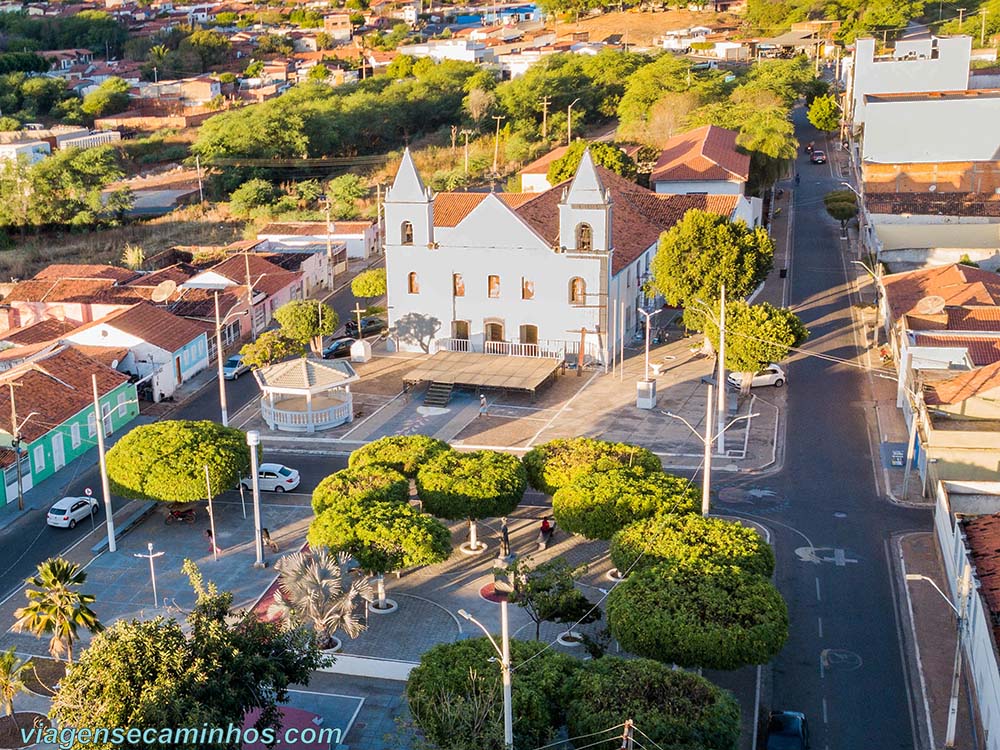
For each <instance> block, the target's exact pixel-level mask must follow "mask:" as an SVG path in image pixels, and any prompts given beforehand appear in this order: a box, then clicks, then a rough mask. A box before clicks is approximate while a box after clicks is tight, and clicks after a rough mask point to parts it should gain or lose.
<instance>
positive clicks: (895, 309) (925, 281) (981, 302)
mask: <svg viewBox="0 0 1000 750" xmlns="http://www.w3.org/2000/svg"><path fill="white" fill-rule="evenodd" d="M882 284H883V286H884V288H885V293H886V298H887V300H888V302H889V307H890V309H891V311H892V315H893V319H898V318H899V317H900V316H901V315H906V314H910V313H915V312H917V310H916V307H917V303H918V302H920V300H922V299H923V298H925V297H941V298H943V299H944V302H945V305H946V306H949V307H956V306H958V307H962V306H966V307H976V306H988V307H992V306H996V305H1000V274H996V273H994V272H992V271H984V270H982V269H980V268H972V267H971V266H963V265H961V264H959V263H952V264H950V265H947V266H937V267H935V268H921V269H918V270H916V271H906V272H905V273H894V274H892V275H890V276H885V277H883V279H882Z"/></svg>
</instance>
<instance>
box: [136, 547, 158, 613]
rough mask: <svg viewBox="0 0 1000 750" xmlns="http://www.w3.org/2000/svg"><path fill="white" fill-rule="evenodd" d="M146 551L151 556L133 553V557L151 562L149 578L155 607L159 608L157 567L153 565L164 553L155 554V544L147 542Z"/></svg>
mask: <svg viewBox="0 0 1000 750" xmlns="http://www.w3.org/2000/svg"><path fill="white" fill-rule="evenodd" d="M146 549H147V550H149V554H146V555H143V554H142V553H140V552H133V553H132V557H142V558H145V559H146V560H149V578H150V580H151V581H152V583H153V606H154V607H158V606H160V604H159V600H158V598H157V596H156V567H155V566H154V565H153V560H155V559H156V558H158V557H162V556H163V553H162V552H153V543H152V542H147V543H146Z"/></svg>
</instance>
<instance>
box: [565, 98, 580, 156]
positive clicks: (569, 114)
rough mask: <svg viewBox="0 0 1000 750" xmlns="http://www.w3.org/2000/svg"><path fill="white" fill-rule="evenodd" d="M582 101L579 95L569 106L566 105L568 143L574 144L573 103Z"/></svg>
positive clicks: (568, 144)
mask: <svg viewBox="0 0 1000 750" xmlns="http://www.w3.org/2000/svg"><path fill="white" fill-rule="evenodd" d="M578 101H580V99H579V97H578V98H576V99H574V100H573V101H572V102H571V103H570V105H569V106H568V107H566V145H567V146H571V145H573V105H574V104H576V103H577V102H578Z"/></svg>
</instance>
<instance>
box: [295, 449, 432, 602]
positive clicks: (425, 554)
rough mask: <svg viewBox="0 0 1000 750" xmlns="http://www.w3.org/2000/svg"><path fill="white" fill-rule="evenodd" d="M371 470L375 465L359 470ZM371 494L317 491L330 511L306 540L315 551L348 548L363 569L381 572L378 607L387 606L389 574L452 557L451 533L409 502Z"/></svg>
mask: <svg viewBox="0 0 1000 750" xmlns="http://www.w3.org/2000/svg"><path fill="white" fill-rule="evenodd" d="M368 468H373V467H366V468H365V469H360V470H359V471H365V470H366V469H368ZM321 486H322V485H321ZM320 491H321V490H320V488H317V492H320ZM371 497H372V494H371V493H368V495H367V496H366V495H365V494H364V493H358V494H357V495H356V496H352V495H338V496H334V495H332V494H328V495H326V497H325V498H321V497H319V496H318V495H316V494H314V495H313V505H314V506H316V505H326V509H325V510H323V511H322V512H321V513H319V514H318V515H317V516H316V518H314V519H313V521H312V523H311V524H310V525H309V533H308V537H307V538H308V540H309V544H310V546H311V547H313V548H314V549H318V548H321V547H325V548H327V549H330V550H331V551H334V552H346V553H347V554H349V555H350V556H351V557H353V558H354V560H355V561H356V562H357V563H358V565H359V566H360V568H361V569H362V570H364V571H365V572H367V573H369V574H371V575H374V576H376V580H377V583H378V603H377V604H376V605H375V606H377V607H379V608H380V609H386V608H387V603H386V596H385V575H386V573H391V572H393V571H397V570H402V569H404V568H412V567H416V566H420V565H434V564H435V563H439V562H443V561H444V560H447V559H448V557H449V556H450V555H451V532H449V531H448V529H447V527H446V526H444V525H443V524H442V523H441V522H440V521H438V520H437V519H436V518H433V517H431V516H430V515H428V514H426V513H421V512H420V511H418V510H417V509H416V508H414V507H413V506H412V505H410V504H409V503H408V502H399V501H395V500H391V499H390V500H388V501H385V500H372V499H371Z"/></svg>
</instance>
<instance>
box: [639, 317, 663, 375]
mask: <svg viewBox="0 0 1000 750" xmlns="http://www.w3.org/2000/svg"><path fill="white" fill-rule="evenodd" d="M636 310H638V311H639V313H640V314H641V315H643V316H644V317H645V318H646V380H649V321H650V318H652V317H653V316H654V315H656V314H657V313H658V312H660V311H659V310H653V312H646V311H645V310H643V309H642V308H641V307H637V308H636Z"/></svg>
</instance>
